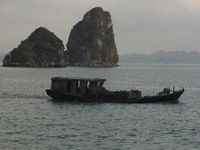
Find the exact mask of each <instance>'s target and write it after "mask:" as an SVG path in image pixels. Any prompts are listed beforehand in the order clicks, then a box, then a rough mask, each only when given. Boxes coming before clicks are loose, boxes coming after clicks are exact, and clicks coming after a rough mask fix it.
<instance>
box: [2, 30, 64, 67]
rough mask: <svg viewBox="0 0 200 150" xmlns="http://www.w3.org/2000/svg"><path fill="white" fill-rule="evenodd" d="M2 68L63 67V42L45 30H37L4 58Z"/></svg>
mask: <svg viewBox="0 0 200 150" xmlns="http://www.w3.org/2000/svg"><path fill="white" fill-rule="evenodd" d="M3 66H16V67H64V66H66V60H65V52H64V45H63V42H62V41H61V40H60V39H59V38H58V37H57V36H56V35H55V34H54V33H52V32H50V31H49V30H47V29H46V28H44V27H40V28H37V29H36V30H35V31H34V32H33V33H32V34H31V35H30V36H29V37H28V38H27V39H26V40H24V41H22V42H21V44H20V45H19V46H18V47H17V48H14V49H13V50H12V51H11V52H10V53H9V54H7V55H6V56H5V58H4V60H3Z"/></svg>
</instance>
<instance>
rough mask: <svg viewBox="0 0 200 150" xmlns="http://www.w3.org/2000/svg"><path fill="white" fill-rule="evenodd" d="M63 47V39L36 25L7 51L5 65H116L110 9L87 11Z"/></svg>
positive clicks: (97, 8) (116, 57)
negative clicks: (16, 44)
mask: <svg viewBox="0 0 200 150" xmlns="http://www.w3.org/2000/svg"><path fill="white" fill-rule="evenodd" d="M66 47H67V49H66V50H65V48H64V44H63V41H62V40H61V39H59V38H58V37H57V36H56V35H55V34H54V33H53V32H51V31H49V30H48V29H46V28H45V27H39V28H37V29H35V31H33V32H32V33H31V34H30V36H29V37H28V38H27V39H25V40H23V41H21V43H20V44H19V45H18V47H16V48H14V49H13V50H12V51H10V52H9V53H7V54H6V55H5V57H4V59H3V66H4V67H66V66H89V67H115V66H118V61H119V58H118V54H117V48H116V44H115V39H114V33H113V24H112V20H111V15H110V13H109V12H107V11H104V10H103V9H102V8H101V7H95V8H93V9H91V10H90V11H88V12H87V13H86V14H85V15H84V17H83V19H82V20H81V21H79V22H78V23H77V24H76V25H75V26H74V27H73V28H72V30H71V33H70V35H69V39H68V42H67V45H66Z"/></svg>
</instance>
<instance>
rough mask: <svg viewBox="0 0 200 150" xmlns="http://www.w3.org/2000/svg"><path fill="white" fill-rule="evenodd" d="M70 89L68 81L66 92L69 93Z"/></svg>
mask: <svg viewBox="0 0 200 150" xmlns="http://www.w3.org/2000/svg"><path fill="white" fill-rule="evenodd" d="M70 88H71V81H68V82H67V89H66V91H67V92H70Z"/></svg>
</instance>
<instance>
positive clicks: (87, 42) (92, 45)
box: [67, 7, 118, 66]
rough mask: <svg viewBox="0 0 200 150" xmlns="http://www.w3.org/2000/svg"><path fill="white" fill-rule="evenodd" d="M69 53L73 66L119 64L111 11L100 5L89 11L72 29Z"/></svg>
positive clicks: (70, 62)
mask: <svg viewBox="0 0 200 150" xmlns="http://www.w3.org/2000/svg"><path fill="white" fill-rule="evenodd" d="M67 55H68V59H69V65H72V66H117V65H118V54H117V48H116V44H115V39H114V33H113V24H112V21H111V15H110V13H109V12H107V11H104V10H103V9H102V8H100V7H96V8H93V9H92V10H90V11H89V12H87V13H86V14H85V15H84V18H83V20H82V21H80V22H78V23H77V24H76V25H75V26H74V27H73V29H72V30H71V33H70V36H69V40H68V43H67Z"/></svg>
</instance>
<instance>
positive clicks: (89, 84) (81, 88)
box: [51, 77, 106, 95]
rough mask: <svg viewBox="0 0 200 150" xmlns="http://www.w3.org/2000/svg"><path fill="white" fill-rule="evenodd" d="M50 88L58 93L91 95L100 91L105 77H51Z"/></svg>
mask: <svg viewBox="0 0 200 150" xmlns="http://www.w3.org/2000/svg"><path fill="white" fill-rule="evenodd" d="M51 80H52V82H51V90H53V91H56V92H60V93H71V94H79V95H91V94H93V93H95V94H98V93H99V92H101V90H102V87H103V84H104V82H105V81H106V80H105V79H101V78H74V77H53V78H52V79H51Z"/></svg>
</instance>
